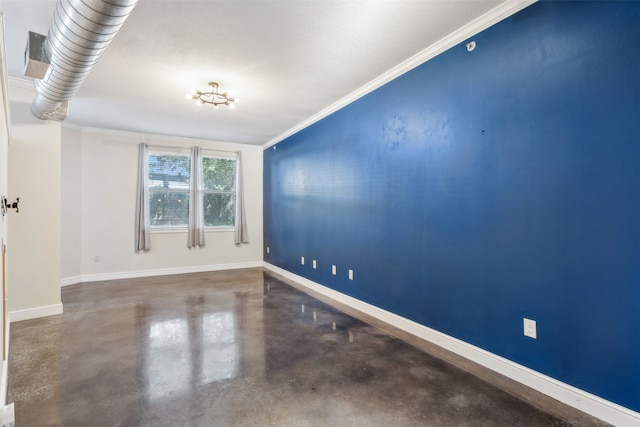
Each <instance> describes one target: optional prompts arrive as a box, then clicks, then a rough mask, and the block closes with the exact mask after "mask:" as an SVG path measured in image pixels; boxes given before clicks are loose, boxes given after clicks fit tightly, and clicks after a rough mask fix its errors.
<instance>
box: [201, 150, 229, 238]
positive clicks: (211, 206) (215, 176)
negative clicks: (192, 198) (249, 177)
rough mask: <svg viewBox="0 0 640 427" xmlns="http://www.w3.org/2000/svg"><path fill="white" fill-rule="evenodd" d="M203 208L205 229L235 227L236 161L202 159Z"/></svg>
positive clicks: (211, 158)
mask: <svg viewBox="0 0 640 427" xmlns="http://www.w3.org/2000/svg"><path fill="white" fill-rule="evenodd" d="M202 187H203V188H202V206H203V210H204V226H205V227H233V226H234V225H235V218H236V161H235V159H224V158H220V157H205V156H203V158H202Z"/></svg>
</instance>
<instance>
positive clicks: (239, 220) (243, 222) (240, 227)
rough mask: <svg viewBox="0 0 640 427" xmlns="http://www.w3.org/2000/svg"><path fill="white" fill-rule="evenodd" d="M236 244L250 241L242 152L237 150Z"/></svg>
mask: <svg viewBox="0 0 640 427" xmlns="http://www.w3.org/2000/svg"><path fill="white" fill-rule="evenodd" d="M236 173H237V174H238V176H237V178H236V183H237V187H236V245H239V244H241V243H249V232H248V230H247V218H246V217H245V214H244V184H243V182H242V181H243V180H242V175H243V173H242V153H240V151H238V152H236Z"/></svg>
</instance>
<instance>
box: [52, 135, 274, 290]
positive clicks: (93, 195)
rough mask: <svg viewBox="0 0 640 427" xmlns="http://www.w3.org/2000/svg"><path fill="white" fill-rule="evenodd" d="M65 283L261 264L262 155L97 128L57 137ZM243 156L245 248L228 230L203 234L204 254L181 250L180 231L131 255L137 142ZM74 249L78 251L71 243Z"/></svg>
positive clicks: (257, 150) (250, 149)
mask: <svg viewBox="0 0 640 427" xmlns="http://www.w3.org/2000/svg"><path fill="white" fill-rule="evenodd" d="M63 136H64V138H63V142H62V146H63V150H62V151H63V155H64V159H63V164H64V167H65V171H64V173H63V175H62V177H63V182H62V188H63V191H62V195H63V205H64V206H65V212H67V211H68V210H73V212H72V213H70V214H69V216H68V217H67V218H63V233H64V234H63V246H62V259H63V262H62V264H63V266H64V269H63V274H64V275H63V277H62V282H63V284H71V283H77V282H80V281H92V280H104V279H112V278H120V277H137V276H145V275H154V274H167V273H179V272H188V271H205V270H215V269H226V268H238V267H248V266H257V265H261V262H262V148H261V147H256V146H249V145H242V144H231V143H221V142H212V141H203V140H191V139H186V138H170V137H162V136H154V135H141V134H136V133H129V132H112V131H100V130H95V129H85V130H77V129H72V128H69V129H65V131H64V133H63ZM139 142H145V143H147V144H151V145H166V146H174V147H191V146H192V145H200V146H202V147H203V148H208V149H218V150H231V151H237V150H241V151H242V156H243V157H242V160H243V168H244V174H245V175H244V184H245V206H246V215H247V225H248V229H249V238H250V243H249V244H246V245H241V246H236V245H235V243H234V233H233V231H207V232H206V236H205V240H206V245H205V246H204V248H194V249H189V248H187V244H186V242H187V232H186V229H185V230H184V231H180V232H173V233H152V235H151V250H150V251H148V252H136V251H135V250H134V247H135V244H134V242H135V240H134V217H135V202H136V179H137V169H138V143H139ZM78 241H79V242H80V244H79V245H78V243H77V242H78Z"/></svg>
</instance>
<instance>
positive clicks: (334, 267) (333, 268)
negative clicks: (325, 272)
mask: <svg viewBox="0 0 640 427" xmlns="http://www.w3.org/2000/svg"><path fill="white" fill-rule="evenodd" d="M331 274H333V275H334V276H335V275H336V266H335V265H332V266H331Z"/></svg>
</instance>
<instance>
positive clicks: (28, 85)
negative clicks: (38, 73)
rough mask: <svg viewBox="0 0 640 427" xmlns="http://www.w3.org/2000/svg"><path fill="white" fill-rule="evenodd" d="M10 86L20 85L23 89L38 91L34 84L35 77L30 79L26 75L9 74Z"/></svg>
mask: <svg viewBox="0 0 640 427" xmlns="http://www.w3.org/2000/svg"><path fill="white" fill-rule="evenodd" d="M8 80H9V86H13V87H19V88H21V89H30V90H32V91H34V92H35V91H36V88H35V87H34V86H33V79H28V78H26V77H15V76H9V79H8Z"/></svg>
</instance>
